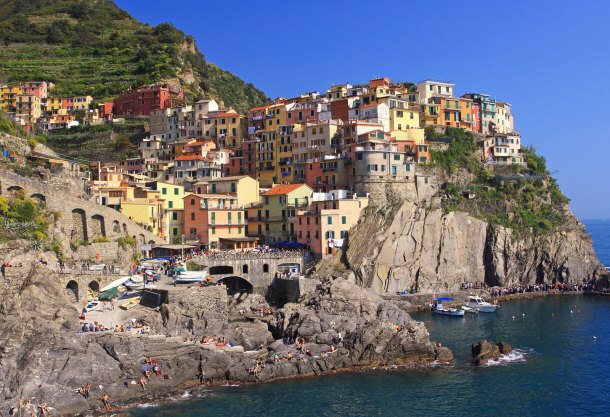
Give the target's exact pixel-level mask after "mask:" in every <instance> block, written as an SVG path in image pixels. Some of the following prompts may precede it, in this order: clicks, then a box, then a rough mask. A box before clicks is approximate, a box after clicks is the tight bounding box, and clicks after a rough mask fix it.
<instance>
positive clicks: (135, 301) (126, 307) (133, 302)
mask: <svg viewBox="0 0 610 417" xmlns="http://www.w3.org/2000/svg"><path fill="white" fill-rule="evenodd" d="M138 304H140V297H134V298H130V299H129V300H127V301H125V302H124V303H122V304H121V305H120V307H121V308H122V309H123V310H129V309H130V308H131V307H134V306H136V305H138Z"/></svg>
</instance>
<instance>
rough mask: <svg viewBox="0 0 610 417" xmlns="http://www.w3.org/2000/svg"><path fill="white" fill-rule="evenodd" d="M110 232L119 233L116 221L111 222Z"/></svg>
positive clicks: (119, 229) (118, 225) (119, 228)
mask: <svg viewBox="0 0 610 417" xmlns="http://www.w3.org/2000/svg"><path fill="white" fill-rule="evenodd" d="M112 232H113V233H121V225H120V224H119V222H118V220H113V221H112Z"/></svg>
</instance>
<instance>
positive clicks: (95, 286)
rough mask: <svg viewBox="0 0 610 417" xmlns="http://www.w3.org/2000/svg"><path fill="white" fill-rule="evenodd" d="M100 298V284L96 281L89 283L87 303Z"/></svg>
mask: <svg viewBox="0 0 610 417" xmlns="http://www.w3.org/2000/svg"><path fill="white" fill-rule="evenodd" d="M99 296H100V283H99V282H97V281H91V282H90V283H89V286H88V287H87V301H89V300H93V299H96V298H99Z"/></svg>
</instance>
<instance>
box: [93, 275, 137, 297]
mask: <svg viewBox="0 0 610 417" xmlns="http://www.w3.org/2000/svg"><path fill="white" fill-rule="evenodd" d="M130 278H131V277H129V276H125V277H121V278H119V279H115V280H114V281H112V282H111V283H110V284H108V285H106V286H105V287H104V288H102V289H101V290H100V294H101V293H103V292H105V291H108V290H109V289H111V288H114V287H119V286H121V285H123V283H124V282H125V281H129V279H130Z"/></svg>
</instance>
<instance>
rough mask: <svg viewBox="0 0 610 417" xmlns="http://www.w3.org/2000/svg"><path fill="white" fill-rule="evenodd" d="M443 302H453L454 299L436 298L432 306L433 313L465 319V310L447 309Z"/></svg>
mask: <svg viewBox="0 0 610 417" xmlns="http://www.w3.org/2000/svg"><path fill="white" fill-rule="evenodd" d="M443 301H453V298H447V297H442V298H435V299H434V300H433V301H432V304H431V305H430V308H431V309H432V312H433V313H436V314H443V315H445V316H458V317H464V310H458V309H457V308H451V307H445V306H444V305H443Z"/></svg>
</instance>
